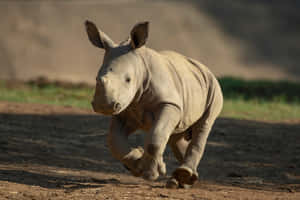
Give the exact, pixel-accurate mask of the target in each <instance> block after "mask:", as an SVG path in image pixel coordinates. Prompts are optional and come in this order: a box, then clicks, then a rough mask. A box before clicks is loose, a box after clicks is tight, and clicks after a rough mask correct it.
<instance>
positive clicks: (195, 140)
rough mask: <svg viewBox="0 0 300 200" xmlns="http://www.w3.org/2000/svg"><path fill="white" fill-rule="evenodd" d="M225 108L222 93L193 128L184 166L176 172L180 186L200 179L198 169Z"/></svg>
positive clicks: (174, 175)
mask: <svg viewBox="0 0 300 200" xmlns="http://www.w3.org/2000/svg"><path fill="white" fill-rule="evenodd" d="M222 106H223V101H222V96H221V93H219V94H218V93H217V95H216V96H215V98H214V100H213V101H212V103H211V105H210V106H209V108H208V109H207V110H206V112H205V113H204V114H203V116H202V117H201V118H200V119H199V120H198V121H197V122H196V123H195V124H194V125H193V126H192V127H191V128H192V139H191V142H190V143H189V145H188V148H187V150H186V153H185V155H184V159H183V162H182V164H181V165H180V166H179V167H178V168H177V169H176V170H175V171H174V173H173V177H174V178H175V179H176V180H177V181H178V182H179V185H184V184H187V185H193V184H194V183H195V182H196V180H197V179H198V173H197V168H198V165H199V162H200V160H201V158H202V156H203V153H204V149H205V146H206V141H207V138H208V135H209V133H210V130H211V128H212V126H213V124H214V122H215V120H216V118H217V116H218V115H219V113H220V112H221V109H222Z"/></svg>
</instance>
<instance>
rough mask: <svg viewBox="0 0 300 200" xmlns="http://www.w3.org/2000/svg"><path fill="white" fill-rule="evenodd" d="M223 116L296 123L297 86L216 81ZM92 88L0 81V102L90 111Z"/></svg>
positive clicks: (298, 117)
mask: <svg viewBox="0 0 300 200" xmlns="http://www.w3.org/2000/svg"><path fill="white" fill-rule="evenodd" d="M219 81H220V84H221V87H222V90H223V94H224V100H225V101H224V107H223V111H222V114H221V115H222V116H223V117H232V118H238V119H248V120H267V121H283V120H284V121H288V120H300V83H291V82H287V81H277V82H274V81H265V80H258V81H257V80H256V81H246V80H242V79H236V78H230V77H225V78H221V79H219ZM93 92H94V89H93V88H91V87H88V86H86V85H82V84H77V85H76V84H65V83H63V84H62V83H57V82H48V81H40V80H39V81H31V82H27V83H15V82H13V83H11V82H4V81H0V101H1V100H2V101H12V102H28V103H41V104H52V105H65V106H74V107H80V108H88V109H91V105H90V102H91V99H92V96H93Z"/></svg>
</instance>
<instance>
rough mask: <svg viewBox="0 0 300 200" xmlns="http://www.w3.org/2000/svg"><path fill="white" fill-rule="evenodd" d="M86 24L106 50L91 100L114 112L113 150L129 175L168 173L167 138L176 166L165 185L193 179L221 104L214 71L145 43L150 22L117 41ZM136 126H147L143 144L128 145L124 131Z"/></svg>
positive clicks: (187, 183) (110, 138) (99, 109)
mask: <svg viewBox="0 0 300 200" xmlns="http://www.w3.org/2000/svg"><path fill="white" fill-rule="evenodd" d="M85 25H86V31H87V33H88V37H89V39H90V41H91V42H92V44H93V45H94V46H96V47H99V48H103V49H104V50H105V55H104V61H103V64H102V66H101V68H100V71H99V73H98V75H97V78H96V80H97V84H96V90H95V95H94V99H93V101H92V106H93V109H94V111H95V112H98V113H102V114H105V115H112V121H111V125H110V130H109V133H108V146H109V148H110V150H111V153H112V155H113V156H114V157H115V158H116V159H118V160H119V161H120V162H122V163H123V164H124V166H125V167H126V168H127V169H129V170H130V171H131V173H132V174H133V175H135V176H143V177H144V178H146V179H149V180H155V179H157V178H158V177H159V175H164V174H165V173H166V166H165V163H164V161H163V153H164V150H165V148H166V145H167V144H168V145H170V147H171V149H172V151H173V152H174V155H175V157H176V158H177V160H178V161H179V163H180V166H179V167H178V168H177V169H176V170H175V171H174V172H173V177H172V178H171V179H170V181H169V182H168V183H167V187H171V188H174V187H175V188H177V187H187V186H191V185H193V184H194V183H195V181H196V180H197V178H198V174H197V167H198V165H199V162H200V159H201V158H202V155H203V152H204V148H205V145H206V141H207V137H208V135H209V132H210V130H211V128H212V126H213V124H214V121H215V119H216V118H217V116H218V115H219V113H220V112H221V109H222V106H223V97H222V91H221V89H220V86H219V83H218V81H217V80H216V78H215V77H214V75H213V74H212V73H211V72H210V71H209V70H208V69H207V68H206V67H205V66H204V65H202V64H201V63H199V62H198V61H196V60H193V59H191V58H188V57H185V56H183V55H180V54H178V53H175V52H172V51H163V52H157V51H154V50H152V49H150V48H147V47H146V46H145V43H146V40H147V37H148V22H143V23H139V24H137V25H135V26H134V28H133V29H132V31H131V34H130V37H129V39H128V40H126V41H124V42H122V43H121V44H120V45H117V44H115V43H114V42H113V41H112V40H111V39H110V38H109V37H108V36H107V35H105V34H104V33H103V32H101V31H99V30H98V29H97V27H96V26H95V25H94V24H93V23H92V22H89V21H86V24H85ZM137 129H142V130H144V131H146V132H147V135H146V139H145V143H144V149H143V148H134V149H132V148H130V147H129V145H128V136H129V135H130V134H131V133H133V132H134V131H135V130H137Z"/></svg>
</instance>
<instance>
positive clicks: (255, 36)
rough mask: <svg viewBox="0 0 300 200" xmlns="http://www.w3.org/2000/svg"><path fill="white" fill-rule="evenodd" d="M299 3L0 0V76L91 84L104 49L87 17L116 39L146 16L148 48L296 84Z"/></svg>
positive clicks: (231, 72)
mask: <svg viewBox="0 0 300 200" xmlns="http://www.w3.org/2000/svg"><path fill="white" fill-rule="evenodd" d="M225 2H226V3H225ZM299 8H300V2H299V1H292V0H286V1H279V0H274V1H272V2H271V1H268V0H240V1H218V0H209V1H207V0H198V1H196V0H195V1H192V0H190V1H179V0H178V1H158V0H156V1H155V0H148V1H143V0H103V1H101V0H60V1H59V0H55V1H46V0H45V1H42V0H40V1H39V0H27V1H25V0H19V1H17V0H10V1H9V0H1V1H0V22H1V31H0V79H22V80H27V79H31V78H36V77H38V76H46V77H48V78H50V79H60V80H67V81H74V82H79V81H84V82H87V83H94V80H95V76H96V72H97V71H98V68H99V66H100V64H101V61H102V55H103V51H102V50H101V49H96V48H94V47H93V46H92V45H91V44H90V43H89V41H88V39H87V36H86V33H85V30H84V25H83V24H84V21H85V20H86V19H90V20H92V21H94V22H95V23H96V24H97V25H98V26H99V27H100V28H101V29H102V30H103V31H104V32H106V33H107V34H108V35H110V37H111V38H113V39H114V40H115V41H116V42H120V41H122V40H123V39H125V38H126V37H127V36H128V34H129V32H130V30H131V28H132V26H133V25H134V24H135V23H136V22H138V21H145V20H149V21H150V37H149V41H148V46H150V47H152V48H154V49H156V50H164V49H171V50H175V51H177V52H180V53H182V54H184V55H187V56H190V57H193V58H196V59H198V60H199V61H201V62H202V63H204V64H206V65H207V66H208V67H209V68H210V69H211V70H212V71H213V72H214V73H215V74H216V75H218V76H236V77H243V78H249V79H253V78H255V79H258V78H259V79H261V78H268V79H287V80H294V81H300V67H299V63H300V37H299V33H300V26H299V24H300V12H299Z"/></svg>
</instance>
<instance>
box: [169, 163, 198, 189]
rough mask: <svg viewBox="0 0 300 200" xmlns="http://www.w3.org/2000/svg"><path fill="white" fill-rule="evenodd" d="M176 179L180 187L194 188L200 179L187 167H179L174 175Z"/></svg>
mask: <svg viewBox="0 0 300 200" xmlns="http://www.w3.org/2000/svg"><path fill="white" fill-rule="evenodd" d="M173 176H174V178H175V179H176V180H177V181H178V182H179V185H181V186H184V185H190V186H192V185H193V184H194V183H195V182H196V181H197V179H198V177H197V175H195V174H194V173H193V171H192V170H191V169H189V168H187V167H179V168H177V169H176V170H175V172H174V173H173Z"/></svg>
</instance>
